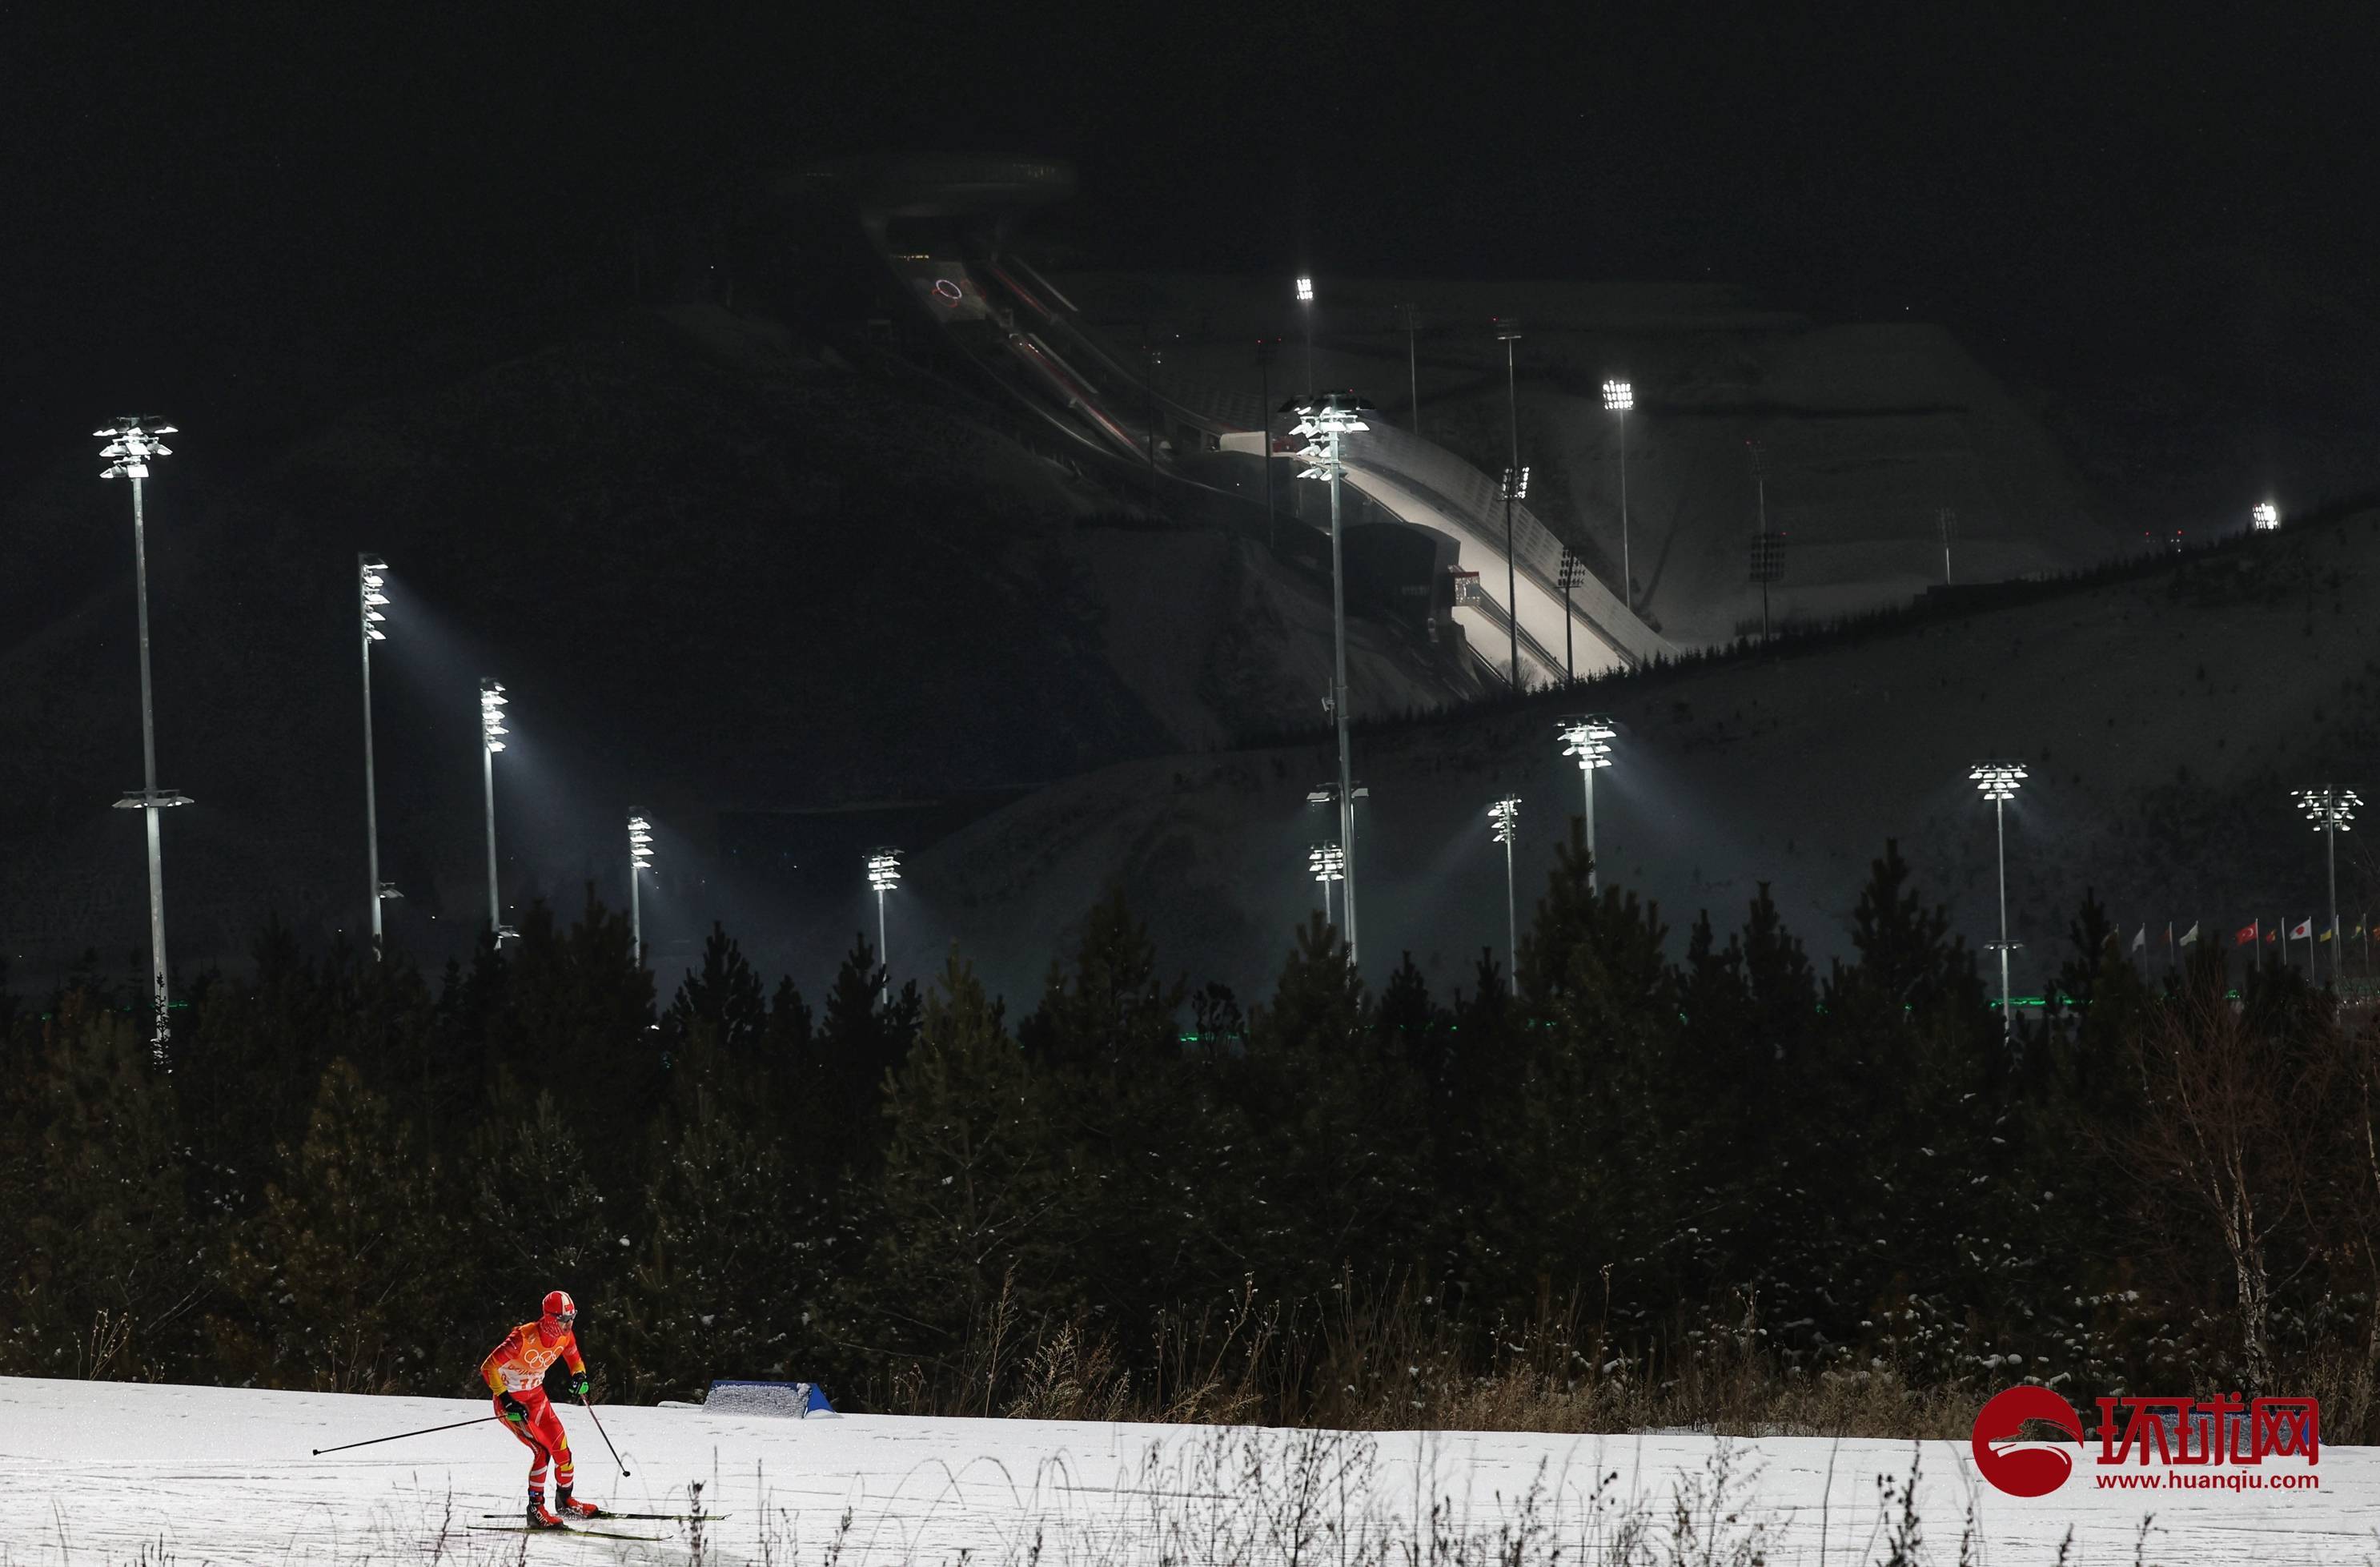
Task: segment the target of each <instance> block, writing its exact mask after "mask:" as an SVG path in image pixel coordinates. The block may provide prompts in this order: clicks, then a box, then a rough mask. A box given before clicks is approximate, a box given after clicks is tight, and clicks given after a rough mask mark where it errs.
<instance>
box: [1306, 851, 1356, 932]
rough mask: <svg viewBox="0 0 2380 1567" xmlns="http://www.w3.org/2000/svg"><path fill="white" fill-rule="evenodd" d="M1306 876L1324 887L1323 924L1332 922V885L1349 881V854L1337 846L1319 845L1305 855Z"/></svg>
mask: <svg viewBox="0 0 2380 1567" xmlns="http://www.w3.org/2000/svg"><path fill="white" fill-rule="evenodd" d="M1305 870H1306V874H1307V875H1309V876H1311V877H1313V878H1314V880H1315V881H1318V882H1320V883H1321V885H1322V922H1323V923H1324V924H1326V925H1328V924H1330V922H1331V921H1330V883H1332V882H1333V881H1345V880H1346V879H1347V854H1346V851H1345V850H1343V849H1342V848H1341V847H1340V846H1339V845H1338V844H1315V845H1314V846H1313V847H1312V848H1310V849H1308V850H1307V851H1306V854H1305Z"/></svg>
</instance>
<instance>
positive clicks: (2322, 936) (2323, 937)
mask: <svg viewBox="0 0 2380 1567" xmlns="http://www.w3.org/2000/svg"><path fill="white" fill-rule="evenodd" d="M2314 940H2315V941H2329V940H2330V932H2329V931H2327V930H2325V931H2322V932H2320V933H2319V934H2317V935H2316V936H2315V937H2314Z"/></svg>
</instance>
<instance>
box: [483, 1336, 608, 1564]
mask: <svg viewBox="0 0 2380 1567" xmlns="http://www.w3.org/2000/svg"><path fill="white" fill-rule="evenodd" d="M577 1320H578V1303H577V1302H576V1301H574V1300H572V1299H571V1298H570V1294H569V1292H568V1291H566V1290H555V1291H553V1293H552V1294H548V1295H547V1296H546V1297H545V1311H544V1314H543V1315H542V1316H540V1317H539V1318H538V1319H537V1320H536V1321H534V1322H524V1323H522V1324H521V1325H520V1326H519V1327H517V1328H515V1329H514V1330H512V1331H511V1332H509V1333H507V1334H505V1335H504V1342H502V1343H500V1344H498V1345H497V1346H496V1347H495V1348H494V1349H493V1350H492V1351H490V1352H489V1354H488V1358H487V1359H485V1360H483V1361H481V1362H480V1378H481V1379H483V1380H484V1381H486V1383H487V1384H488V1391H490V1392H492V1393H494V1394H495V1395H496V1413H497V1414H499V1415H503V1416H504V1423H505V1424H506V1425H508V1426H509V1427H512V1433H513V1435H514V1436H516V1437H518V1438H519V1439H521V1440H522V1441H523V1442H524V1443H526V1444H527V1445H528V1451H529V1461H528V1524H529V1527H530V1528H532V1529H558V1528H560V1527H561V1526H562V1520H563V1519H564V1518H573V1517H575V1518H600V1517H601V1516H602V1515H603V1510H602V1509H601V1508H600V1507H598V1506H596V1505H595V1504H594V1503H593V1502H591V1501H580V1500H577V1499H576V1498H574V1497H573V1496H572V1495H571V1494H570V1482H571V1476H572V1471H571V1467H570V1439H569V1438H568V1437H567V1436H565V1435H564V1433H563V1429H562V1416H561V1415H556V1414H555V1413H554V1412H553V1404H552V1403H549V1402H548V1401H547V1399H546V1396H545V1368H546V1367H549V1366H551V1365H553V1363H554V1361H555V1360H557V1359H561V1360H566V1361H567V1362H568V1363H569V1365H570V1391H572V1392H574V1393H577V1395H578V1396H579V1398H580V1399H582V1400H583V1399H585V1398H586V1396H587V1363H586V1362H585V1361H584V1360H581V1359H580V1358H579V1357H578V1334H577V1331H576V1330H574V1327H573V1324H575V1323H577ZM549 1462H551V1463H552V1464H553V1466H554V1472H553V1510H552V1511H551V1512H549V1511H548V1510H547V1508H546V1505H545V1466H546V1464H548V1463H549Z"/></svg>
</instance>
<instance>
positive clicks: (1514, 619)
mask: <svg viewBox="0 0 2380 1567" xmlns="http://www.w3.org/2000/svg"><path fill="white" fill-rule="evenodd" d="M1496 336H1497V338H1498V339H1499V340H1500V342H1502V344H1503V345H1504V407H1505V411H1506V414H1507V416H1508V423H1509V425H1510V427H1511V431H1512V466H1511V467H1509V468H1505V470H1504V614H1505V618H1506V620H1507V621H1508V622H1509V623H1510V628H1511V630H1512V689H1513V690H1515V691H1518V690H1520V689H1521V688H1522V686H1521V598H1520V583H1519V574H1518V570H1517V568H1516V567H1515V566H1514V565H1513V564H1512V502H1513V499H1514V497H1513V493H1512V492H1513V487H1514V486H1515V485H1516V484H1517V483H1518V482H1519V481H1520V477H1521V394H1520V383H1519V381H1518V380H1517V379H1516V378H1515V375H1514V371H1513V368H1512V345H1513V344H1514V343H1516V342H1518V341H1519V340H1520V336H1521V329H1520V323H1519V322H1512V321H1505V322H1498V323H1497V330H1496Z"/></svg>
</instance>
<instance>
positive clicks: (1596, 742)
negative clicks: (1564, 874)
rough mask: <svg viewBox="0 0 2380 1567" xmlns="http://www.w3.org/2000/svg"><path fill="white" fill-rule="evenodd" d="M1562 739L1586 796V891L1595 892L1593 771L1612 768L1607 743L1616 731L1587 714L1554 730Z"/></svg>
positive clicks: (1598, 716)
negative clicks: (1575, 763)
mask: <svg viewBox="0 0 2380 1567" xmlns="http://www.w3.org/2000/svg"><path fill="white" fill-rule="evenodd" d="M1556 733H1558V734H1560V735H1561V737H1562V755H1564V756H1567V757H1576V758H1577V759H1578V771H1579V773H1580V775H1581V778H1580V787H1581V788H1582V789H1583V791H1584V792H1585V796H1586V890H1587V891H1588V892H1589V893H1592V892H1594V891H1595V890H1596V878H1597V874H1598V869H1599V868H1598V866H1597V860H1596V855H1595V772H1596V769H1597V768H1601V767H1609V766H1610V765H1611V747H1610V745H1609V742H1610V740H1611V739H1612V737H1613V735H1615V733H1616V731H1615V730H1614V729H1613V727H1612V723H1611V720H1610V718H1609V715H1607V714H1604V713H1588V714H1586V715H1585V717H1582V718H1566V719H1564V720H1562V722H1561V725H1560V728H1559V729H1558V730H1557V731H1556Z"/></svg>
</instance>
